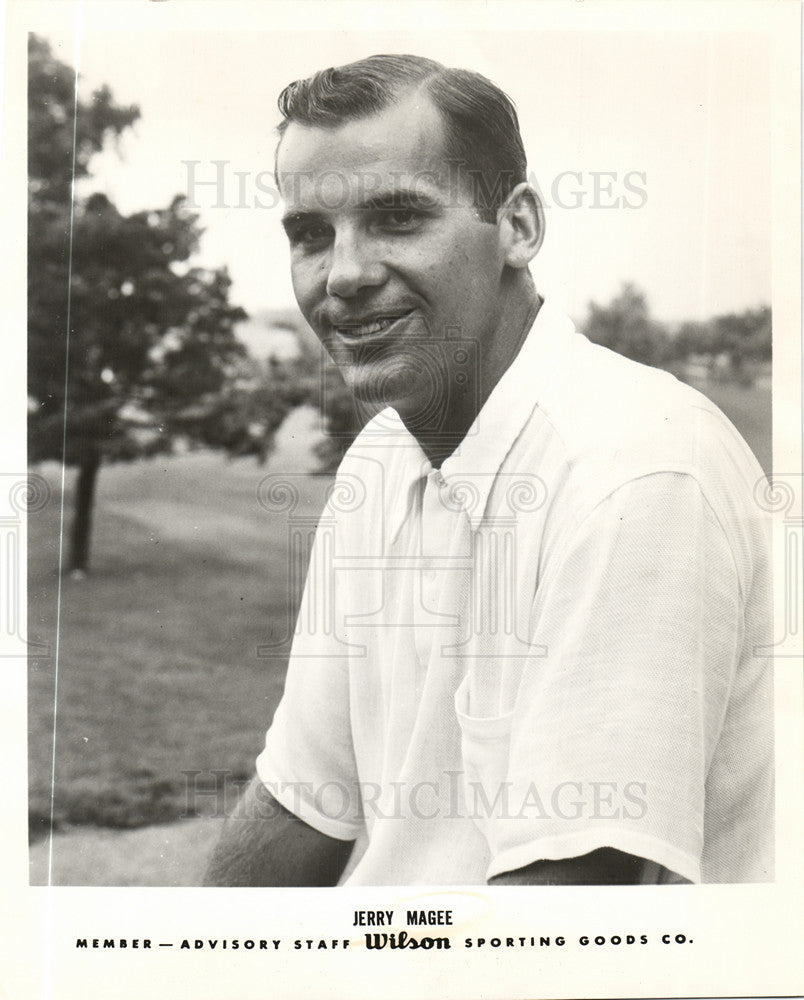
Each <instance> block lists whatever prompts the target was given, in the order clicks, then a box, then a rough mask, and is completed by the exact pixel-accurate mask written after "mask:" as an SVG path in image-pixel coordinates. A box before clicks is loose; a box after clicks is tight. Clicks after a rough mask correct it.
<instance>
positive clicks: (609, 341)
mask: <svg viewBox="0 0 804 1000" xmlns="http://www.w3.org/2000/svg"><path fill="white" fill-rule="evenodd" d="M584 333H585V334H586V336H587V337H588V338H589V339H590V340H591V341H592V342H593V343H595V344H601V345H602V346H603V347H608V348H610V349H611V350H612V351H616V352H617V353H618V354H622V355H624V356H625V357H626V358H631V360H632V361H639V362H640V363H642V364H645V365H654V366H661V365H663V364H664V362H665V361H666V360H667V359H668V356H669V354H670V338H669V336H668V333H667V330H666V329H665V327H664V326H663V325H662V324H661V323H658V322H656V320H654V319H653V318H652V317H651V315H650V311H649V309H648V302H647V299H646V297H645V295H644V294H643V293H642V292H641V291H639V290H638V289H637V288H636V287H635V286H634V285H632V284H625V285H623V287H622V289H621V290H620V293H619V294H618V295H616V296H615V297H614V298H613V299H612V301H611V302H610V303H609V304H608V305H607V306H599V305H597V304H596V303H594V302H590V303H589V315H588V317H587V319H586V323H585V324H584Z"/></svg>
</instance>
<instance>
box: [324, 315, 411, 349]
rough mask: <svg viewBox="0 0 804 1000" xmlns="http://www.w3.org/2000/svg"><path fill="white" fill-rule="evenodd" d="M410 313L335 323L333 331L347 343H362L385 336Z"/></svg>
mask: <svg viewBox="0 0 804 1000" xmlns="http://www.w3.org/2000/svg"><path fill="white" fill-rule="evenodd" d="M409 315H410V313H409V312H406V313H396V314H393V315H388V316H372V317H370V318H365V319H360V320H349V321H348V322H347V321H342V322H340V323H333V324H332V329H333V331H334V333H336V334H337V335H338V336H339V337H340V338H341V339H343V340H346V341H352V342H355V341H358V340H360V341H362V340H366V339H374V338H375V337H382V336H384V335H385V334H386V333H387V332H388V331H389V330H390V329H391V327H392V326H393V325H394V324H395V323H397V322H398V321H399V320H400V319H404V318H405V317H406V316H409Z"/></svg>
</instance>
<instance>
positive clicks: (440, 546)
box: [413, 469, 472, 666]
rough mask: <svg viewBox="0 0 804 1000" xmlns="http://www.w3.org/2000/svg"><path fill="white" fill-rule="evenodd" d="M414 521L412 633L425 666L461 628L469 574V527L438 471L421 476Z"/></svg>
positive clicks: (450, 641)
mask: <svg viewBox="0 0 804 1000" xmlns="http://www.w3.org/2000/svg"><path fill="white" fill-rule="evenodd" d="M419 523H420V533H419V540H418V541H419V552H418V553H417V559H416V562H417V568H416V571H415V572H414V580H415V582H414V589H415V592H414V601H413V614H414V626H415V628H414V634H415V645H416V654H417V657H418V659H419V662H420V663H421V664H422V665H423V666H427V665H428V664H429V663H430V662H431V660H432V659H433V657H434V655H436V654H437V653H438V652H439V650H440V649H441V647H442V646H444V645H449V644H451V643H452V642H454V639H455V636H456V635H457V634H458V633H459V631H460V627H461V621H462V616H463V615H464V614H465V609H466V606H467V597H468V591H469V580H470V572H471V549H472V531H471V525H470V523H469V519H468V517H467V515H466V512H465V511H464V510H463V508H462V507H460V506H459V505H458V504H457V503H455V502H453V501H452V500H451V497H450V491H449V488H448V487H447V484H446V483H445V481H444V477H443V476H442V474H441V472H440V471H439V470H438V469H434V470H432V471H431V472H430V473H429V474H428V475H427V476H426V478H425V479H424V480H423V492H422V500H421V518H420V522H419Z"/></svg>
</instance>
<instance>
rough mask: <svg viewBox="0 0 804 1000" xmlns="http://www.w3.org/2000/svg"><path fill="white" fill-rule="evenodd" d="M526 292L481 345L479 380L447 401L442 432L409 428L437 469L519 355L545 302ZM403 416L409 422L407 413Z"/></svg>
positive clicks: (532, 291) (531, 289)
mask: <svg viewBox="0 0 804 1000" xmlns="http://www.w3.org/2000/svg"><path fill="white" fill-rule="evenodd" d="M526 292H527V294H526V295H524V296H522V298H521V300H520V301H518V302H517V304H516V307H515V308H513V309H511V308H509V309H508V311H507V314H506V316H505V319H504V321H503V322H502V323H501V324H500V326H498V328H497V330H496V332H495V336H494V337H493V338H491V339H490V342H489V343H488V344H487V345H481V346H485V348H486V350H485V351H483V350H481V352H480V356H479V358H478V364H477V368H476V372H475V373H474V375H475V377H474V378H473V377H469V378H467V379H466V381H465V382H464V383H463V384H462V385H461V386H456V385H453V386H452V390H453V391H452V393H451V394H450V397H449V398H448V399H447V400H445V403H446V404H447V406H448V409H447V410H446V411H445V412H444V413H443V414H442V419H441V421H440V425H439V428H438V430H433V431H425V432H423V431H422V430H421V429H419V428H416V429H413V428H411V427H408V430H410V432H411V434H413V436H414V437H415V438H416V440H417V441H418V442H419V445H420V447H421V449H422V451H423V452H424V453H425V455H426V456H427V458H428V459H429V460H430V464H431V465H432V466H433V467H434V468H440V467H441V464H442V462H444V461H445V460H446V459H447V458H449V456H450V455H451V454H452V453H453V452H454V451H455V449H456V448H457V447H458V445H459V444H460V442H461V441H462V440H463V438H464V437H465V436H466V433H467V431H468V430H469V428H470V427H471V426H472V424H473V423H474V422H475V418H476V417H477V415H478V413H480V411H481V409H482V408H483V406H484V405H485V402H486V400H487V399H488V398H489V396H490V395H491V393H492V391H493V390H494V388H495V386H496V385H497V383H498V382H499V381H500V379H501V378H502V377H503V375H504V374H505V372H506V371H507V370H508V368H509V367H510V366H511V363H512V362H513V360H514V358H516V356H517V354H518V353H519V350H520V348H521V347H522V344H523V343H524V341H525V338H526V337H527V335H528V332H529V331H530V328H531V326H533V322H534V320H535V319H536V315H537V313H538V312H539V309H540V308H541V305H542V301H543V300H542V299H541V298H540V297H539V295H538V294H537V292H536V290H535V288H534V287H533V284H532V283H529V284H528V286H527V289H526ZM400 415H401V417H402V420H403V422H406V421H405V415H404V413H402V414H400Z"/></svg>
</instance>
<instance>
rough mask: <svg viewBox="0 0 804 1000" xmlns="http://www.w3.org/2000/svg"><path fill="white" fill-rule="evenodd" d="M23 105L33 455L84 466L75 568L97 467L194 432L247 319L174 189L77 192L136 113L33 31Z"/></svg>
mask: <svg viewBox="0 0 804 1000" xmlns="http://www.w3.org/2000/svg"><path fill="white" fill-rule="evenodd" d="M28 103H29V107H28V114H29V117H28V150H29V152H28V167H29V188H28V358H29V363H28V395H29V411H30V413H29V428H28V431H29V433H28V440H29V456H30V458H31V459H32V460H34V461H37V460H41V459H46V458H53V459H57V460H59V461H64V462H65V464H67V465H76V466H78V467H79V470H80V473H79V483H78V487H77V501H78V505H77V508H76V525H75V531H74V537H73V541H74V548H73V559H72V563H73V565H74V566H75V567H77V568H83V566H84V565H85V563H86V548H87V544H88V535H89V515H90V512H91V505H92V496H93V491H94V480H95V475H96V474H97V470H98V467H99V466H100V464H101V462H102V461H104V460H107V461H108V460H118V459H131V458H136V457H138V456H140V455H144V454H148V453H150V452H153V451H158V450H169V449H170V447H171V445H172V442H173V440H174V439H175V437H176V435H178V434H188V433H192V432H197V433H198V434H199V435H200V434H201V430H202V428H203V427H205V426H206V424H205V422H204V421H203V420H200V419H199V410H202V411H203V410H206V411H208V412H212V411H213V410H214V408H215V407H216V406H217V405H218V397H219V394H220V393H221V391H222V390H223V389H224V388H225V387H226V385H227V384H228V383H229V381H230V380H231V379H232V378H233V377H234V376H236V374H237V371H238V364H239V362H240V361H241V360H242V358H243V356H244V353H245V350H244V348H243V346H242V345H241V344H240V342H239V341H238V340H237V338H236V335H235V326H236V324H237V323H238V322H239V321H240V320H241V319H243V318H245V313H244V312H243V310H242V309H240V308H239V307H236V306H233V305H231V304H230V302H229V291H230V285H231V282H230V279H229V276H228V274H227V272H226V270H225V269H223V268H221V269H214V270H210V269H206V268H201V267H195V266H191V263H190V261H191V258H192V255H193V254H194V253H195V252H196V250H197V249H198V244H199V239H200V236H201V232H202V230H201V229H200V227H199V225H198V217H197V215H195V214H193V213H192V212H191V211H189V209H188V207H187V205H186V203H185V201H184V200H183V199H182V198H181V197H176V198H174V199H173V201H172V202H171V203H170V204H169V205H168V206H167V207H165V208H160V209H154V210H147V211H140V212H135V213H134V214H132V215H128V216H126V215H123V214H122V213H120V212H119V211H118V209H117V208H116V207H115V205H114V204H113V203H112V202H111V201H110V200H109V199H108V197H106V195H103V194H99V193H96V194H91V195H89V196H87V197H84V198H78V197H76V196H75V193H74V192H75V186H74V181H75V180H79V179H81V178H87V177H89V176H90V162H91V159H92V157H93V155H94V154H96V153H97V152H99V151H100V150H101V149H103V148H104V146H105V144H106V143H107V142H109V141H113V140H115V139H116V138H117V137H118V136H119V135H120V134H121V133H122V132H123V131H124V130H125V129H126V128H128V127H129V126H131V125H132V124H133V123H134V122H135V121H136V120H137V118H138V117H139V110H138V109H137V108H136V107H122V106H119V105H117V104H116V103H115V101H114V99H113V97H112V94H111V92H110V90H109V88H108V87H105V86H104V87H101V88H100V89H98V90H96V91H95V92H94V93H93V94H92V95H91V96H90V97H89V98H88V99H86V98H82V97H81V96H80V94H79V93H78V91H77V88H76V80H75V74H74V73H73V70H72V69H70V68H69V67H68V66H66V65H64V64H63V63H61V62H59V61H58V60H57V59H55V58H54V57H53V54H52V52H51V50H50V47H49V45H48V43H47V42H46V41H44V40H43V39H40V38H37V37H36V36H34V35H32V36H31V38H30V43H29V83H28ZM188 410H189V411H192V413H193V417H192V419H190V418H188V416H187V412H188ZM82 522H83V523H82ZM82 549H83V551H81V550H82Z"/></svg>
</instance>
